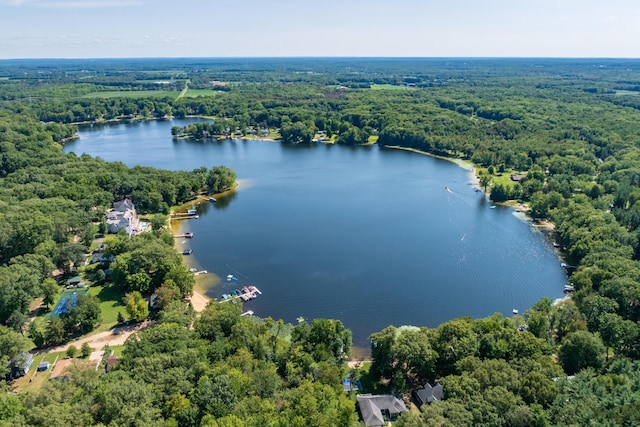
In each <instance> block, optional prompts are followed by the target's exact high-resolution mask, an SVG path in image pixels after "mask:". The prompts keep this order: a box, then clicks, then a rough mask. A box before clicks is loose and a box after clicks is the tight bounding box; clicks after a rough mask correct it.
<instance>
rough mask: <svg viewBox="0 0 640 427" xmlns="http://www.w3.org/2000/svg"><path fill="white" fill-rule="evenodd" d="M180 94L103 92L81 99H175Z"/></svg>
mask: <svg viewBox="0 0 640 427" xmlns="http://www.w3.org/2000/svg"><path fill="white" fill-rule="evenodd" d="M178 95H180V92H177V91H172V90H135V91H119V90H113V91H105V92H92V93H88V94H86V95H84V96H83V98H134V99H137V98H150V97H153V98H164V97H169V98H177V97H178Z"/></svg>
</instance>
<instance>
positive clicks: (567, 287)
mask: <svg viewBox="0 0 640 427" xmlns="http://www.w3.org/2000/svg"><path fill="white" fill-rule="evenodd" d="M574 290H575V288H574V287H573V285H564V291H565V292H573V291H574Z"/></svg>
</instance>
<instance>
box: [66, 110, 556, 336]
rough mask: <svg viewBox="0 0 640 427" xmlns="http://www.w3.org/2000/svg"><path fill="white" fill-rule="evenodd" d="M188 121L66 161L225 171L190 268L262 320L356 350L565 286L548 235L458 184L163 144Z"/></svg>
mask: <svg viewBox="0 0 640 427" xmlns="http://www.w3.org/2000/svg"><path fill="white" fill-rule="evenodd" d="M194 120H195V119H191V120H166V121H146V122H137V123H132V124H120V125H107V126H94V127H84V128H81V129H80V131H79V134H80V138H79V139H78V140H76V141H73V142H71V143H68V144H67V145H66V146H65V148H64V149H65V151H66V152H69V151H74V152H76V153H77V154H81V153H87V154H90V155H93V156H99V157H101V158H103V159H105V160H109V161H122V162H125V163H126V164H128V165H130V166H133V165H136V164H140V165H145V166H153V167H158V168H164V169H174V170H191V169H194V168H196V167H200V166H206V167H208V168H211V167H213V166H216V165H226V166H230V167H231V168H233V169H234V170H235V171H236V173H237V174H238V178H239V179H240V186H239V188H238V190H237V191H235V192H234V193H232V194H231V195H229V196H228V197H226V198H225V200H221V201H220V202H218V203H201V204H200V205H198V206H197V209H198V211H199V214H200V219H198V220H190V221H189V222H188V224H187V225H185V227H186V228H185V230H188V231H191V232H193V233H194V238H193V239H189V240H185V241H184V242H182V243H183V246H182V247H184V248H191V249H193V255H192V257H191V258H193V260H192V261H193V262H195V263H196V265H198V266H199V267H201V268H204V269H206V270H208V271H210V272H213V273H215V274H216V275H218V276H220V277H223V278H224V277H226V276H227V275H228V274H233V275H234V276H235V277H237V278H238V279H239V280H238V281H237V282H226V281H222V282H221V283H220V284H218V285H216V286H215V287H212V288H210V289H209V290H208V294H209V296H212V297H220V295H221V294H222V293H225V292H229V291H230V290H231V289H232V288H239V287H241V286H242V285H249V284H250V285H255V286H257V287H258V288H259V289H260V290H261V291H262V293H263V294H262V295H261V296H260V297H259V298H257V299H255V300H253V301H250V302H248V303H246V304H245V309H247V310H252V311H254V312H255V314H256V315H258V316H261V317H268V316H271V317H273V318H274V319H280V318H281V319H284V320H285V321H286V322H291V323H295V322H296V319H297V318H298V317H299V316H302V317H304V318H306V319H313V318H318V317H323V318H335V319H340V320H341V321H342V322H343V323H344V324H345V325H346V326H347V327H348V328H350V329H351V330H352V331H353V337H354V344H355V345H359V346H365V347H366V346H367V345H368V336H369V334H371V333H372V332H376V331H379V330H381V329H383V328H384V327H386V326H388V325H391V324H392V325H396V326H400V325H405V324H410V325H417V326H429V327H435V326H437V325H438V324H440V323H442V322H444V321H447V320H450V319H453V318H456V317H459V316H467V315H468V316H472V317H474V318H476V317H484V316H487V315H491V314H493V313H495V312H501V313H504V314H505V315H511V312H512V310H513V309H518V310H519V311H520V313H523V312H524V311H525V310H526V309H527V308H528V307H530V306H531V305H532V304H533V303H534V302H536V301H537V300H539V299H540V298H541V297H543V296H548V297H550V298H559V297H562V296H563V292H562V291H563V287H564V285H565V284H566V283H567V275H566V272H565V271H564V269H563V268H562V267H561V266H560V262H561V260H560V259H559V258H558V256H557V254H556V253H555V252H554V249H553V246H552V245H551V242H550V241H549V240H548V238H547V237H546V235H545V234H544V233H542V232H541V231H540V230H539V229H538V228H536V227H534V226H533V225H532V224H531V223H529V222H527V221H526V220H524V219H523V218H522V217H519V216H521V215H522V214H520V213H518V212H515V211H514V210H513V209H511V208H507V207H502V206H497V207H492V204H491V203H490V202H489V201H488V200H487V199H486V198H485V196H484V194H483V193H479V192H475V191H474V190H473V185H472V175H471V172H470V171H467V170H465V169H462V168H460V167H459V166H457V165H456V164H454V163H452V162H449V161H446V160H441V159H437V158H433V157H429V156H425V155H420V154H416V153H411V152H407V151H401V150H391V149H381V148H379V147H377V146H367V147H344V146H337V145H336V146H334V145H322V144H320V145H313V146H297V145H294V146H292V145H284V144H280V143H277V142H267V141H251V140H250V141H245V140H226V141H220V142H218V141H214V142H196V141H190V140H175V139H173V138H172V137H171V132H170V129H171V126H176V125H178V126H184V125H186V124H187V123H190V122H193V121H194Z"/></svg>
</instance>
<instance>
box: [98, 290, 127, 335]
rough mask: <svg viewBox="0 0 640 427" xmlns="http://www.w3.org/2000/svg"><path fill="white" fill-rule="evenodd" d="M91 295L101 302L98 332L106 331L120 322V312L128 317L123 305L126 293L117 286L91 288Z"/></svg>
mask: <svg viewBox="0 0 640 427" xmlns="http://www.w3.org/2000/svg"><path fill="white" fill-rule="evenodd" d="M89 295H94V296H96V297H98V299H99V300H100V327H99V328H97V329H96V330H106V329H108V328H110V327H111V326H113V325H114V324H115V323H117V322H118V312H122V314H123V315H125V316H126V314H127V310H126V307H125V306H124V304H123V303H122V298H123V297H124V292H123V291H122V290H121V289H118V288H116V287H115V286H96V285H93V286H91V287H90V288H89Z"/></svg>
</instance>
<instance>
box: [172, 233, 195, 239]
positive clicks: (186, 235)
mask: <svg viewBox="0 0 640 427" xmlns="http://www.w3.org/2000/svg"><path fill="white" fill-rule="evenodd" d="M173 237H174V238H176V239H179V238H182V237H185V238H187V239H191V238H192V237H193V233H184V234H174V235H173Z"/></svg>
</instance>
